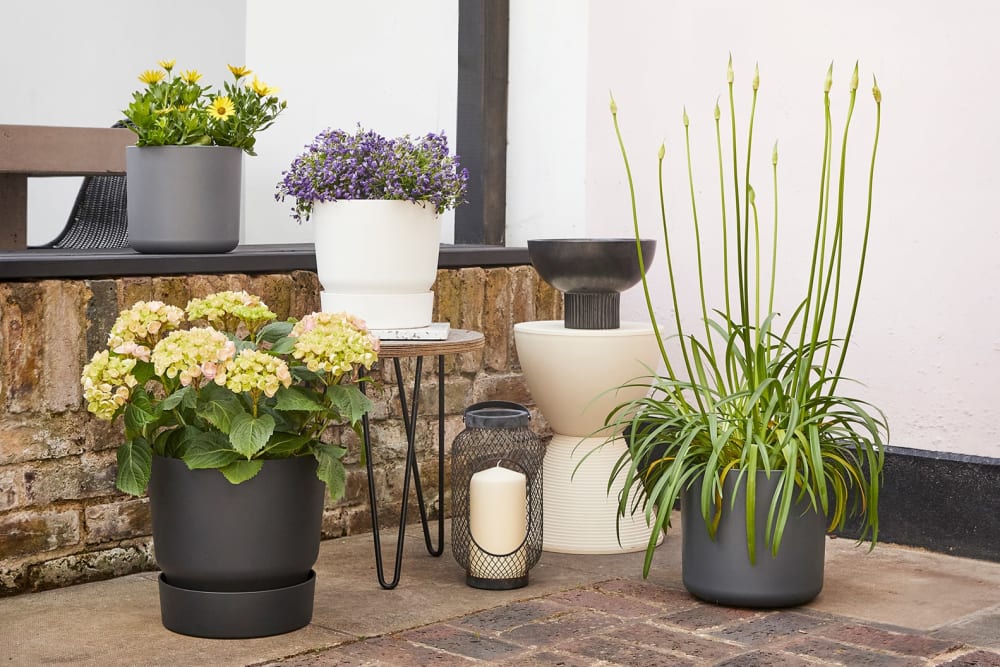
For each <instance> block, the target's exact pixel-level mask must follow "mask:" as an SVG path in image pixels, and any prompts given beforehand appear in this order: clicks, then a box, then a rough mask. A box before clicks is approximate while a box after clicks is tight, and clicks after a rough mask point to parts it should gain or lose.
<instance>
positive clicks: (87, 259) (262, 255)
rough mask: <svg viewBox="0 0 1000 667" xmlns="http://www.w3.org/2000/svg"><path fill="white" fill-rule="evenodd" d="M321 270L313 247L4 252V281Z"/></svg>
mask: <svg viewBox="0 0 1000 667" xmlns="http://www.w3.org/2000/svg"><path fill="white" fill-rule="evenodd" d="M530 263H531V262H530V260H529V259H528V249H527V248H505V247H502V246H483V245H442V246H441V253H440V255H439V258H438V267H439V268H442V269H457V268H466V267H473V266H481V267H499V266H518V265H526V264H530ZM315 270H316V254H315V251H314V250H313V245H312V244H311V243H288V244H260V245H241V246H239V247H237V248H236V249H235V250H233V251H232V252H228V253H223V254H198V255H183V254H177V255H143V254H140V253H137V252H135V251H134V250H132V249H130V248H116V249H107V250H62V249H60V250H56V249H52V248H30V249H28V250H17V251H8V252H0V280H24V279H39V278H95V277H99V276H164V275H179V274H185V273H192V274H195V273H274V272H283V271H315Z"/></svg>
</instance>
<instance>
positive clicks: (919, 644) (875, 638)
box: [818, 624, 961, 658]
mask: <svg viewBox="0 0 1000 667" xmlns="http://www.w3.org/2000/svg"><path fill="white" fill-rule="evenodd" d="M818 634H821V635H823V636H824V637H828V638H830V639H835V640H837V641H842V642H848V643H851V644H858V645H860V646H867V647H869V648H877V649H881V650H884V651H894V652H895V653H903V654H906V655H918V656H921V657H924V658H932V657H934V656H936V655H940V654H942V653H944V652H946V651H950V650H952V649H954V648H957V647H958V646H961V642H957V641H951V640H943V639H934V638H932V637H926V636H922V635H916V634H912V633H907V632H890V631H889V630H883V629H881V628H873V627H871V626H870V625H859V624H846V625H834V626H831V627H828V628H822V629H821V630H819V631H818Z"/></svg>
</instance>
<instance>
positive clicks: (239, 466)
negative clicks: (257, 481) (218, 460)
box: [219, 460, 264, 484]
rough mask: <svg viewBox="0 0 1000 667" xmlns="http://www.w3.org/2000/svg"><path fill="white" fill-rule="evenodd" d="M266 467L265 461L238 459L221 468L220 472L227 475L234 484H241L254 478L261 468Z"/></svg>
mask: <svg viewBox="0 0 1000 667" xmlns="http://www.w3.org/2000/svg"><path fill="white" fill-rule="evenodd" d="M263 467H264V462H263V461H260V460H255V461H236V462H234V463H230V464H229V465H227V466H226V467H225V468H219V472H221V473H222V474H223V475H225V476H226V479H228V480H229V481H230V482H231V483H233V484H241V483H243V482H245V481H247V480H248V479H253V478H254V477H256V476H257V473H259V472H260V469H261V468H263Z"/></svg>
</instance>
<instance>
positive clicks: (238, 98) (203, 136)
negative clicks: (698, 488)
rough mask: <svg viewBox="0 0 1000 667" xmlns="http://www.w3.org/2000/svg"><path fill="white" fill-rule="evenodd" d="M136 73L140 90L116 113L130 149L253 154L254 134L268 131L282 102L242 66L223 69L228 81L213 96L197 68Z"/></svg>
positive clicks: (170, 64) (164, 64) (170, 65)
mask: <svg viewBox="0 0 1000 667" xmlns="http://www.w3.org/2000/svg"><path fill="white" fill-rule="evenodd" d="M158 64H159V65H160V67H161V68H162V69H148V70H146V71H144V72H143V73H142V74H140V75H139V81H141V82H142V83H144V84H146V88H145V89H143V90H138V91H135V92H134V93H132V101H131V102H130V103H129V105H128V107H127V108H126V109H124V110H123V111H122V113H123V114H125V117H126V118H128V120H129V122H128V127H129V129H131V130H132V131H133V132H135V134H136V141H135V145H136V146H189V145H196V146H199V145H200V146H235V147H237V148H242V149H243V150H244V151H246V152H247V153H249V154H250V155H256V153H254V144H255V143H256V141H257V140H256V137H255V136H254V135H255V134H256V133H257V132H260V131H262V130H266V129H267V128H269V127H271V125H272V124H273V123H274V120H275V119H276V118H277V117H278V114H280V113H281V112H282V111H284V109H285V106H286V104H287V103H286V102H284V101H282V100H279V99H278V97H277V94H278V89H277V88H274V87H272V86H269V85H267V84H266V83H264V82H263V81H261V80H260V79H259V78H257V75H254V77H253V80H252V81H250V80H245V78H246V77H248V76H249V75H250V74H252V71H251V70H250V69H248V68H247V67H245V66H236V65H229V66H228V67H229V71H230V72H231V73H232V75H233V81H227V82H226V83H225V84H223V88H222V90H221V91H218V92H213V91H212V87H211V86H203V85H201V83H199V82H200V81H201V78H202V75H201V73H200V72H198V71H197V70H187V71H184V72H180V73H175V72H174V64H175V61H174V60H161V61H159V63H158Z"/></svg>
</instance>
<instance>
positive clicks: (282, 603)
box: [149, 456, 326, 638]
mask: <svg viewBox="0 0 1000 667" xmlns="http://www.w3.org/2000/svg"><path fill="white" fill-rule="evenodd" d="M325 489H326V486H325V485H324V484H323V482H322V481H320V480H319V479H318V478H317V477H316V460H315V459H314V458H312V457H308V458H291V459H282V460H275V461H266V462H265V463H264V467H263V469H262V470H261V471H260V473H258V474H257V476H256V477H254V478H253V479H251V480H248V481H246V482H243V483H242V484H230V483H229V481H228V480H226V478H225V477H223V476H222V474H221V473H220V472H219V471H218V470H188V468H187V466H186V465H185V464H184V462H183V461H180V460H179V459H170V458H163V457H159V456H154V457H153V472H152V477H151V478H150V483H149V497H150V509H151V512H152V518H153V547H154V551H155V554H156V561H157V563H158V564H159V566H160V568H161V569H162V574H161V575H160V614H161V618H162V621H163V625H164V626H165V627H166V628H167V629H168V630H173V631H174V632H179V633H181V634H185V635H193V636H196V637H215V638H245V637H264V636H268V635H275V634H281V633H284V632H290V631H292V630H296V629H298V628H301V627H303V626H305V625H308V624H309V622H310V621H311V620H312V609H313V592H314V589H315V582H316V576H315V573H314V572H313V571H312V566H313V564H314V563H315V562H316V558H317V557H318V555H319V542H320V523H321V520H322V516H323V496H324V493H325Z"/></svg>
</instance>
